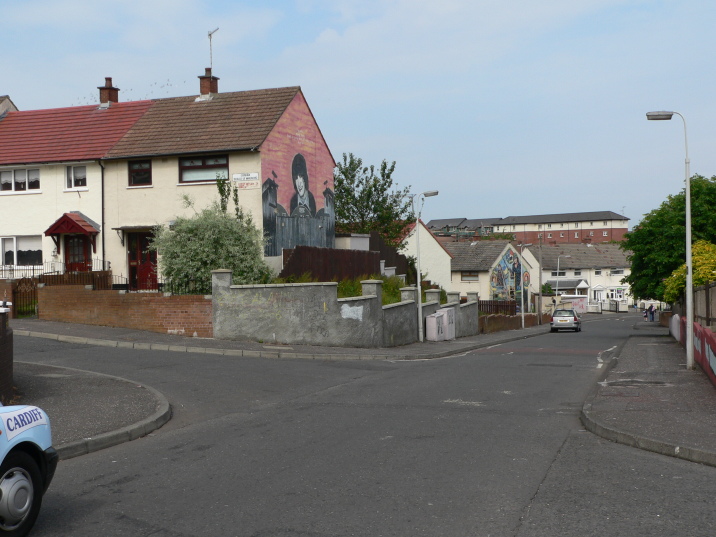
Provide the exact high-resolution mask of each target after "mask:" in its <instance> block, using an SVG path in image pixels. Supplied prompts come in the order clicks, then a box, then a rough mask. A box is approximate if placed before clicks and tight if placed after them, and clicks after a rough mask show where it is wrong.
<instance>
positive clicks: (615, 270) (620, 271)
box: [611, 268, 624, 276]
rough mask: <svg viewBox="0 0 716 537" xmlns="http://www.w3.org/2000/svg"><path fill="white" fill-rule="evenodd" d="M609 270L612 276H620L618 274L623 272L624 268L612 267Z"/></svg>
mask: <svg viewBox="0 0 716 537" xmlns="http://www.w3.org/2000/svg"><path fill="white" fill-rule="evenodd" d="M611 272H612V276H620V275H622V274H624V269H620V268H613V269H612V270H611Z"/></svg>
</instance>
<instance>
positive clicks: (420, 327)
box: [412, 190, 438, 343]
mask: <svg viewBox="0 0 716 537" xmlns="http://www.w3.org/2000/svg"><path fill="white" fill-rule="evenodd" d="M437 195H438V191H437V190H428V191H427V192H422V193H420V194H413V195H412V203H413V213H415V198H416V197H417V198H423V204H424V203H425V198H430V197H432V196H437ZM422 212H423V205H422V204H421V205H420V209H419V210H418V215H417V217H416V218H415V268H416V270H417V273H418V274H417V278H416V279H417V280H418V341H420V342H421V343H422V341H423V288H422V282H421V280H422V277H421V275H420V213H422Z"/></svg>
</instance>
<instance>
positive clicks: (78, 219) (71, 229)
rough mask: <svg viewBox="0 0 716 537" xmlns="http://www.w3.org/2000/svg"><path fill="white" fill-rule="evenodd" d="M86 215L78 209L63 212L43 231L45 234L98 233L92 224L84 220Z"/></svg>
mask: <svg viewBox="0 0 716 537" xmlns="http://www.w3.org/2000/svg"><path fill="white" fill-rule="evenodd" d="M86 218H87V217H86V216H85V215H83V214H82V213H80V212H78V211H73V212H69V213H65V214H63V215H62V216H60V217H59V218H58V219H57V220H56V221H55V223H54V224H52V225H51V226H50V227H49V228H47V230H46V231H45V236H50V235H61V234H63V233H81V234H82V235H95V234H97V233H99V229H97V228H96V227H95V226H94V225H92V224H91V223H90V222H88V221H87V220H86Z"/></svg>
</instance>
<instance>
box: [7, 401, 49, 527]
mask: <svg viewBox="0 0 716 537" xmlns="http://www.w3.org/2000/svg"><path fill="white" fill-rule="evenodd" d="M58 459H59V457H58V454H57V451H56V450H55V448H53V447H52V432H51V429H50V418H49V417H48V416H47V414H46V413H45V411H44V410H42V409H41V408H38V407H36V406H29V405H15V406H2V405H0V461H2V462H0V537H2V536H5V535H7V536H8V537H9V536H12V537H22V536H25V535H27V534H28V533H29V532H30V530H31V529H32V527H33V526H34V525H35V520H37V515H38V514H39V513H40V506H41V505H42V497H43V495H44V494H45V492H47V488H48V487H49V486H50V483H51V482H52V478H53V477H54V475H55V469H56V468H57V461H58Z"/></svg>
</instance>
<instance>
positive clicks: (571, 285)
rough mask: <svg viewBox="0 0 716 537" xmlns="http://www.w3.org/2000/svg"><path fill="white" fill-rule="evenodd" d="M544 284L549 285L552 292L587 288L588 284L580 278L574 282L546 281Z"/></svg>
mask: <svg viewBox="0 0 716 537" xmlns="http://www.w3.org/2000/svg"><path fill="white" fill-rule="evenodd" d="M545 284H547V285H549V286H550V287H551V288H552V290H557V289H577V288H580V289H583V288H585V287H589V284H588V283H587V282H586V281H585V280H583V279H581V278H577V279H576V280H547V281H546V282H545Z"/></svg>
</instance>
